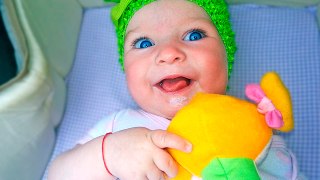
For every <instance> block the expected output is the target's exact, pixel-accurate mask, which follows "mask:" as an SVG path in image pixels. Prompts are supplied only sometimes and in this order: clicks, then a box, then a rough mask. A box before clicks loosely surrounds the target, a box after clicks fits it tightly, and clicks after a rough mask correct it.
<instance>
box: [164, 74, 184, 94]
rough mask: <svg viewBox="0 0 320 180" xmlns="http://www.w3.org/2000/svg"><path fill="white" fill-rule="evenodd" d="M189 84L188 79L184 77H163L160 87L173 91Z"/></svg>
mask: <svg viewBox="0 0 320 180" xmlns="http://www.w3.org/2000/svg"><path fill="white" fill-rule="evenodd" d="M188 85H189V80H188V79H187V78H184V77H178V78H174V79H165V80H163V81H162V85H161V87H162V88H163V89H164V90H165V91H167V92H174V91H178V90H180V89H183V88H185V87H187V86H188Z"/></svg>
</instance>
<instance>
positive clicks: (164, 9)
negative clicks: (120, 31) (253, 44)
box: [124, 0, 228, 119]
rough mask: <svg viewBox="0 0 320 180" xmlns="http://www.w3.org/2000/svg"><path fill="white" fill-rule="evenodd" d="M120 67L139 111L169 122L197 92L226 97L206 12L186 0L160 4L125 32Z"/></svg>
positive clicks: (219, 52) (222, 64)
mask: <svg viewBox="0 0 320 180" xmlns="http://www.w3.org/2000/svg"><path fill="white" fill-rule="evenodd" d="M124 50H125V53H124V59H125V62H124V65H125V72H126V78H127V82H128V88H129V91H130V93H131V95H132V97H133V98H134V100H135V101H136V102H137V103H138V105H140V107H141V108H142V109H144V110H146V111H148V112H150V113H154V114H157V115H160V116H162V117H165V118H168V119H171V118H172V117H173V116H174V115H175V114H176V112H177V111H178V110H179V109H181V107H183V106H184V105H186V104H187V103H188V102H189V101H190V99H191V98H192V96H193V95H194V94H195V93H197V92H207V93H218V94H224V93H225V90H226V85H227V81H228V77H227V60H226V52H225V49H224V46H223V43H222V41H221V39H220V37H219V35H218V33H217V31H216V28H215V27H214V25H213V24H212V22H211V20H210V18H209V16H208V15H207V14H206V12H205V11H204V10H203V9H202V8H200V7H198V6H197V5H196V4H194V3H191V2H188V1H186V0H158V1H155V2H153V3H150V4H149V5H146V6H144V7H143V8H142V9H141V10H139V11H138V12H136V13H135V15H134V16H133V17H132V19H131V21H130V23H129V24H128V27H127V34H126V39H125V48H124Z"/></svg>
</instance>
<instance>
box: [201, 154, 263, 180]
mask: <svg viewBox="0 0 320 180" xmlns="http://www.w3.org/2000/svg"><path fill="white" fill-rule="evenodd" d="M202 179H203V180H233V179H236V180H259V179H260V177H259V174H258V172H257V168H256V166H255V164H254V162H253V160H252V159H249V158H215V159H213V160H212V161H211V162H210V163H209V164H208V165H207V166H206V167H205V168H204V170H203V171H202Z"/></svg>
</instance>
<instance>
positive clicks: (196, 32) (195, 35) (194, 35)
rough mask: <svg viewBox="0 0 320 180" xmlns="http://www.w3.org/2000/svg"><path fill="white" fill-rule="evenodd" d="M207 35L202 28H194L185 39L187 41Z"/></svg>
mask: <svg viewBox="0 0 320 180" xmlns="http://www.w3.org/2000/svg"><path fill="white" fill-rule="evenodd" d="M204 37H206V35H205V33H204V32H203V31H202V30H192V31H191V32H189V33H188V34H187V35H186V37H185V38H184V39H183V40H185V41H197V40H199V39H202V38H204Z"/></svg>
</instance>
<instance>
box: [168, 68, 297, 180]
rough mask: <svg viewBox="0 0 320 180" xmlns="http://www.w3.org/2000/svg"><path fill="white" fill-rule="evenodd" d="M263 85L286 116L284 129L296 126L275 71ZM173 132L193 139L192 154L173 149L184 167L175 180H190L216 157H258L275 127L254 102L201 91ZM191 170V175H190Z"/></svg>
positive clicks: (181, 113) (172, 127) (173, 124)
mask: <svg viewBox="0 0 320 180" xmlns="http://www.w3.org/2000/svg"><path fill="white" fill-rule="evenodd" d="M261 87H262V89H263V90H264V92H265V94H266V95H267V97H268V98H269V99H271V100H272V102H273V104H274V105H275V107H276V108H277V109H279V110H280V112H281V113H282V115H283V118H284V126H283V127H282V128H280V130H281V131H290V130H291V129H292V128H293V116H292V105H291V99H290V94H289V92H288V90H287V89H286V87H285V86H284V84H283V83H282V81H281V79H280V78H279V77H278V75H277V74H276V73H274V72H271V73H267V74H266V75H265V76H263V78H262V80H261ZM168 131H169V132H173V133H175V134H177V135H180V136H181V137H183V138H185V139H187V140H189V141H190V142H191V143H192V144H193V150H192V152H191V153H183V152H181V151H177V150H173V149H169V152H170V153H171V155H172V156H173V157H174V158H175V160H176V161H177V162H178V163H179V164H180V165H181V166H182V167H179V169H180V170H179V174H178V176H177V177H176V178H174V179H175V180H186V179H190V178H188V177H190V176H191V174H194V175H196V176H199V177H201V171H202V170H203V169H204V168H205V167H206V166H207V165H208V164H209V162H210V161H211V160H212V159H214V158H217V157H219V158H229V157H232V158H237V157H239V158H250V159H252V160H255V159H256V158H257V157H258V155H259V154H260V153H261V152H262V150H263V149H264V148H265V147H266V146H267V144H268V143H269V141H270V139H271V136H272V129H271V128H269V127H268V125H267V124H266V122H265V117H264V115H263V114H260V113H259V112H258V111H257V106H256V105H255V104H253V103H251V102H248V101H244V100H241V99H238V98H235V97H231V96H227V95H217V94H204V93H199V94H197V95H195V97H194V98H193V99H192V100H191V102H190V103H189V104H188V105H186V106H185V107H183V108H182V109H181V110H180V111H179V112H178V113H177V114H176V116H175V117H174V118H173V119H172V121H171V123H170V125H169V127H168ZM188 173H189V176H188V175H187V174H188Z"/></svg>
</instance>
